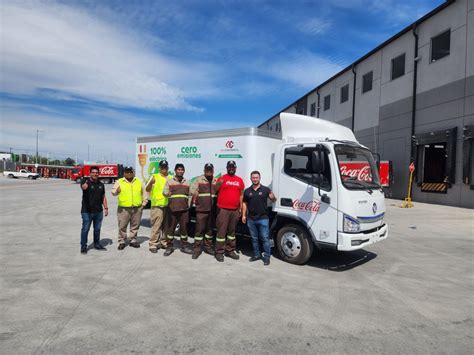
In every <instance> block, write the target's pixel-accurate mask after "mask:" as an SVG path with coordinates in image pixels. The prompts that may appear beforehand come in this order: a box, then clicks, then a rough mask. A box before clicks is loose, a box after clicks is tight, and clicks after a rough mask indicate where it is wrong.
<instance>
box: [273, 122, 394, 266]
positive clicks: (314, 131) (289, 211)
mask: <svg viewBox="0 0 474 355" xmlns="http://www.w3.org/2000/svg"><path fill="white" fill-rule="evenodd" d="M284 115H287V116H286V119H285V116H284ZM282 116H283V117H282ZM290 116H291V117H290ZM280 119H281V124H282V131H283V132H286V133H285V136H284V137H283V142H282V144H281V146H280V147H279V150H278V151H277V152H276V154H275V159H274V171H273V191H274V192H275V195H276V196H277V197H278V199H277V201H276V203H275V204H274V206H273V212H274V215H275V218H274V220H273V223H272V232H273V234H274V237H275V245H276V247H277V249H278V252H279V253H280V255H281V257H282V258H283V259H284V260H286V261H288V262H290V263H294V264H303V263H305V262H306V261H307V260H308V259H309V258H310V257H311V255H312V252H313V249H314V247H319V248H330V249H334V250H339V251H352V250H357V249H361V248H364V247H366V246H368V245H371V244H373V243H376V242H378V241H380V240H383V239H386V238H387V236H388V228H387V225H386V224H385V222H384V217H385V202H384V192H383V189H382V186H381V183H380V178H379V175H378V170H379V169H378V166H377V162H376V161H375V159H374V157H373V155H372V153H371V152H370V150H369V149H367V148H366V147H364V146H362V145H360V144H359V143H358V142H357V140H356V139H355V137H354V134H353V133H352V131H350V130H349V129H348V128H346V127H342V126H340V125H337V124H334V123H332V122H328V121H323V120H320V119H315V118H309V117H306V116H300V115H291V114H282V115H281V116H280ZM299 127H305V130H304V131H301V129H300V128H299ZM308 132H310V133H311V135H312V136H310V137H307V135H308ZM353 162H357V163H358V164H359V165H361V166H363V172H362V173H360V174H357V175H345V174H344V169H341V166H343V165H345V164H348V163H353Z"/></svg>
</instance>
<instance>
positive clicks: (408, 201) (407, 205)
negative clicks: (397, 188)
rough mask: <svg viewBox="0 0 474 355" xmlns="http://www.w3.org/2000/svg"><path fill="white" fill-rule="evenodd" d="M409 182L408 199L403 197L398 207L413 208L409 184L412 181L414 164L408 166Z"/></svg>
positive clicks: (409, 185)
mask: <svg viewBox="0 0 474 355" xmlns="http://www.w3.org/2000/svg"><path fill="white" fill-rule="evenodd" d="M409 169H410V181H409V182H408V197H405V200H404V201H403V204H402V205H401V206H400V207H401V208H412V207H414V205H413V203H412V202H411V184H412V181H413V172H414V171H415V164H413V163H411V164H410V167H409Z"/></svg>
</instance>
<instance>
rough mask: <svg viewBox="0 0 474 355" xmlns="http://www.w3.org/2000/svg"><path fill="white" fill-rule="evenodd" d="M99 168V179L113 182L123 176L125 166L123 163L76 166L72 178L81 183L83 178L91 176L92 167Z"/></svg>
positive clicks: (109, 182)
mask: <svg viewBox="0 0 474 355" xmlns="http://www.w3.org/2000/svg"><path fill="white" fill-rule="evenodd" d="M93 166H96V167H98V168H99V179H100V180H101V181H102V182H103V183H106V184H112V183H114V182H115V180H118V179H119V178H121V177H122V176H123V166H122V165H121V164H90V165H83V166H75V167H74V168H73V169H72V173H71V180H74V181H76V182H77V183H79V182H80V181H81V179H82V178H84V177H89V176H90V172H91V167H93Z"/></svg>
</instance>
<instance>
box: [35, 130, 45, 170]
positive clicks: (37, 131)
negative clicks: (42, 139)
mask: <svg viewBox="0 0 474 355" xmlns="http://www.w3.org/2000/svg"><path fill="white" fill-rule="evenodd" d="M39 132H45V131H42V130H40V129H37V130H36V161H35V163H36V164H38V133H39Z"/></svg>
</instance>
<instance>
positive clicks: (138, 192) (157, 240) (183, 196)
mask: <svg viewBox="0 0 474 355" xmlns="http://www.w3.org/2000/svg"><path fill="white" fill-rule="evenodd" d="M226 168H227V174H225V175H223V176H221V177H220V178H218V179H216V178H215V176H214V166H213V165H212V164H211V163H207V164H205V165H204V172H203V175H201V176H199V177H197V178H196V179H195V181H193V183H190V182H189V181H188V180H187V179H186V178H185V177H184V174H185V167H184V165H183V164H180V163H178V164H176V165H175V169H174V175H173V176H171V174H169V165H168V162H167V161H165V160H163V161H161V162H160V163H159V173H157V174H153V175H152V176H151V177H150V179H149V180H148V182H147V183H146V185H143V183H142V181H141V180H140V179H139V178H137V177H135V176H134V170H133V168H132V167H127V168H125V169H124V177H123V178H121V179H119V180H118V181H116V183H115V185H114V187H113V188H112V195H113V196H117V197H118V208H117V219H118V229H119V232H118V249H119V250H123V249H124V248H125V247H126V245H127V240H129V243H128V245H129V246H131V247H134V248H139V247H140V244H139V243H138V241H137V233H138V229H139V227H140V222H141V218H142V211H143V207H144V206H145V205H146V204H147V203H148V197H147V196H149V199H150V202H151V211H150V222H151V236H150V240H149V250H150V252H152V253H157V252H158V250H159V249H164V250H165V251H164V254H163V255H164V256H169V255H171V254H172V253H173V252H174V250H175V243H174V239H178V240H179V242H178V243H179V246H180V248H179V249H180V250H181V252H183V253H186V254H192V258H193V259H197V258H199V256H200V255H201V254H202V252H203V251H204V252H205V253H207V254H209V255H212V256H214V257H215V258H216V260H217V261H219V262H223V261H224V256H226V257H229V258H231V259H234V260H238V259H239V255H238V254H237V253H236V252H235V249H236V240H235V232H236V227H237V223H238V222H239V220H241V221H242V223H247V225H248V228H249V231H250V236H251V238H252V247H253V251H254V255H253V256H252V257H251V258H250V259H249V261H257V260H263V262H264V265H269V264H270V255H271V250H270V241H269V216H268V208H267V202H268V199H270V200H271V201H275V200H276V198H275V196H274V194H273V193H272V191H271V190H270V189H269V188H268V187H266V186H263V185H261V184H260V173H259V172H258V171H253V172H252V173H251V174H250V175H251V176H250V179H251V181H252V185H251V186H250V187H249V188H247V189H245V184H244V182H243V180H242V178H240V177H239V176H237V175H236V170H237V164H236V163H235V161H233V160H231V161H228V162H227V166H226ZM81 188H82V191H83V198H82V210H81V213H82V221H83V223H82V231H81V253H87V234H88V232H89V229H90V227H91V224H93V225H94V243H93V246H94V248H95V249H98V250H105V248H104V247H103V246H102V245H101V244H100V228H101V224H102V219H103V216H104V215H105V216H107V214H108V206H107V198H106V196H105V188H104V185H103V184H102V183H101V182H100V181H99V179H98V169H97V168H91V174H90V178H87V179H83V181H82V182H81ZM193 205H194V206H195V211H196V225H195V233H194V243H193V244H192V245H190V244H189V243H188V223H189V209H190V207H191V206H193ZM178 225H179V231H178V236H175V234H176V228H177V227H178ZM128 226H129V234H128V238H127V227H128ZM214 227H215V228H214ZM214 229H216V236H215V238H214ZM214 239H215V242H214ZM260 241H261V242H262V246H263V253H261V252H260Z"/></svg>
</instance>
